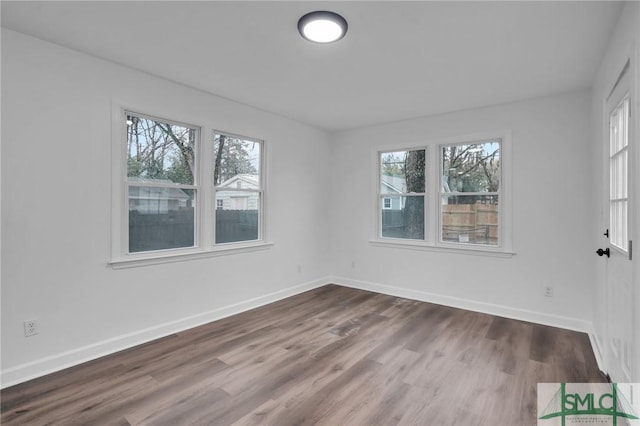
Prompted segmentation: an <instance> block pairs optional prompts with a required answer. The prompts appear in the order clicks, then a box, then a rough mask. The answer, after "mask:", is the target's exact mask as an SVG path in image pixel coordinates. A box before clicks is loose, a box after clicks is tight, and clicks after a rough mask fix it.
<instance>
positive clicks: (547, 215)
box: [331, 92, 595, 330]
mask: <svg viewBox="0 0 640 426" xmlns="http://www.w3.org/2000/svg"><path fill="white" fill-rule="evenodd" d="M589 119H590V94H589V93H588V92H580V93H571V94H566V95H561V96H555V97H548V98H540V99H533V100H529V101H524V102H518V103H513V104H508V105H499V106H492V107H486V108H480V109H474V110H469V111H461V112H456V113H451V114H443V115H439V116H432V117H424V118H417V119H413V120H408V121H403V122H399V123H392V124H387V125H381V126H375V127H369V128H364V129H357V130H352V131H347V132H343V133H339V134H336V135H334V138H333V139H334V141H333V145H332V149H333V165H334V167H333V169H332V174H333V177H334V185H333V187H334V193H333V200H332V203H333V205H335V206H339V209H337V210H336V211H334V215H333V217H332V226H331V229H332V239H331V244H332V254H333V273H334V274H335V275H336V278H335V280H336V281H338V282H343V283H346V284H349V285H354V286H359V287H362V288H370V289H376V290H378V291H383V292H388V293H391V294H398V295H406V296H408V297H415V298H421V299H423V300H431V301H435V302H439V303H444V304H451V305H455V306H461V307H466V308H472V309H477V310H484V311H488V312H493V313H501V314H503V315H506V316H511V317H516V318H522V319H528V320H534V321H539V322H543V323H549V324H555V325H560V326H565V327H568V328H574V329H580V330H588V329H589V327H590V321H591V320H592V318H593V293H594V281H593V274H594V272H595V267H594V260H595V259H594V253H593V250H594V246H593V238H592V233H593V228H594V227H593V223H594V217H595V214H594V212H593V210H592V206H593V199H594V197H595V191H594V190H593V188H591V187H590V184H589V182H590V180H589V176H590V173H591V164H590V161H591V156H590V153H591V146H590V143H591V138H590V128H589V124H590V121H589ZM505 129H510V130H511V131H512V156H513V248H514V251H515V252H516V255H515V256H513V257H511V258H496V257H485V256H474V255H468V254H452V253H439V252H433V251H418V250H406V249H399V248H392V247H379V246H373V245H371V243H370V242H369V240H370V239H371V238H372V237H373V236H374V230H375V225H374V223H375V212H376V208H375V206H376V199H375V194H374V193H373V190H371V188H372V186H371V185H370V182H371V180H372V179H375V164H374V162H373V161H372V160H371V158H372V154H371V152H372V151H374V150H376V148H377V147H385V148H389V147H391V146H393V145H394V144H395V145H396V146H397V147H398V148H402V147H405V146H407V145H412V144H416V143H429V142H432V141H441V140H444V139H449V138H452V137H456V136H464V135H470V134H478V133H484V132H492V131H496V130H498V131H499V130H505ZM352 262H355V268H353V267H352ZM545 286H552V287H553V288H554V295H553V297H552V298H548V297H544V287H545Z"/></svg>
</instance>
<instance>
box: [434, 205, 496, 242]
mask: <svg viewBox="0 0 640 426" xmlns="http://www.w3.org/2000/svg"><path fill="white" fill-rule="evenodd" d="M498 235H499V232H498V205H497V204H482V203H475V204H445V205H443V206H442V240H443V241H456V242H461V243H466V242H468V243H475V244H488V245H497V244H498Z"/></svg>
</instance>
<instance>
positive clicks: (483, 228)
mask: <svg viewBox="0 0 640 426" xmlns="http://www.w3.org/2000/svg"><path fill="white" fill-rule="evenodd" d="M500 144H501V143H500V141H499V140H495V141H486V142H480V143H472V144H461V145H445V146H442V147H441V151H440V159H441V164H442V170H441V173H440V179H441V183H440V188H441V192H440V201H441V202H440V241H442V242H457V243H468V244H478V245H487V246H498V244H499V241H498V237H499V223H498V216H499V210H498V205H499V204H498V201H499V199H500Z"/></svg>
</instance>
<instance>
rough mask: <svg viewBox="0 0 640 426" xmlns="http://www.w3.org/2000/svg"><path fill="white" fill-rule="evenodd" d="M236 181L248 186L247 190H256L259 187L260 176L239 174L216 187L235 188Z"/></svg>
mask: <svg viewBox="0 0 640 426" xmlns="http://www.w3.org/2000/svg"><path fill="white" fill-rule="evenodd" d="M238 181H240V182H244V183H246V184H247V185H249V187H248V188H250V189H254V188H258V187H259V186H260V176H258V175H253V174H239V175H235V176H233V177H230V178H229V179H227V180H225V181H224V182H222V183H221V184H220V185H218V188H232V187H233V188H235V184H236V182H238ZM245 188H246V187H245Z"/></svg>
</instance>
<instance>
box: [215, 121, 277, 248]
mask: <svg viewBox="0 0 640 426" xmlns="http://www.w3.org/2000/svg"><path fill="white" fill-rule="evenodd" d="M216 134H221V135H225V136H228V137H231V138H236V139H241V140H243V141H251V142H254V143H257V144H259V145H260V160H259V173H258V176H259V178H258V183H259V185H258V189H251V188H242V187H240V185H238V187H237V188H232V189H221V188H220V187H219V186H216V185H215V182H214V181H213V173H211V179H210V183H211V197H212V203H216V208H214V209H213V212H212V218H211V226H212V228H213V229H212V232H213V233H212V243H213V245H214V246H215V247H228V246H231V245H233V246H237V245H242V244H244V245H246V244H251V243H257V242H261V241H264V235H263V234H264V198H265V197H264V193H265V184H266V182H265V173H264V166H265V162H264V158H265V155H264V152H265V149H264V145H265V142H264V140H262V139H257V138H252V137H248V136H242V135H238V134H235V133H230V132H225V131H223V130H218V129H212V131H211V134H210V136H211V139H210V142H211V155H212V157H213V152H214V147H213V143H214V142H213V141H214V139H215V135H216ZM214 161H215V158H212V163H211V164H213V162H214ZM211 167H212V170H213V166H211ZM237 183H238V184H239V183H240V182H239V181H238V182H237ZM218 192H235V193H238V192H242V193H246V194H251V193H256V192H257V193H258V238H257V239H256V240H246V241H231V242H225V243H216V234H215V232H216V229H215V228H216V225H215V224H216V215H217V214H218V208H217V201H216V200H217V197H216V195H217V194H218ZM232 198H233V197H232Z"/></svg>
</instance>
